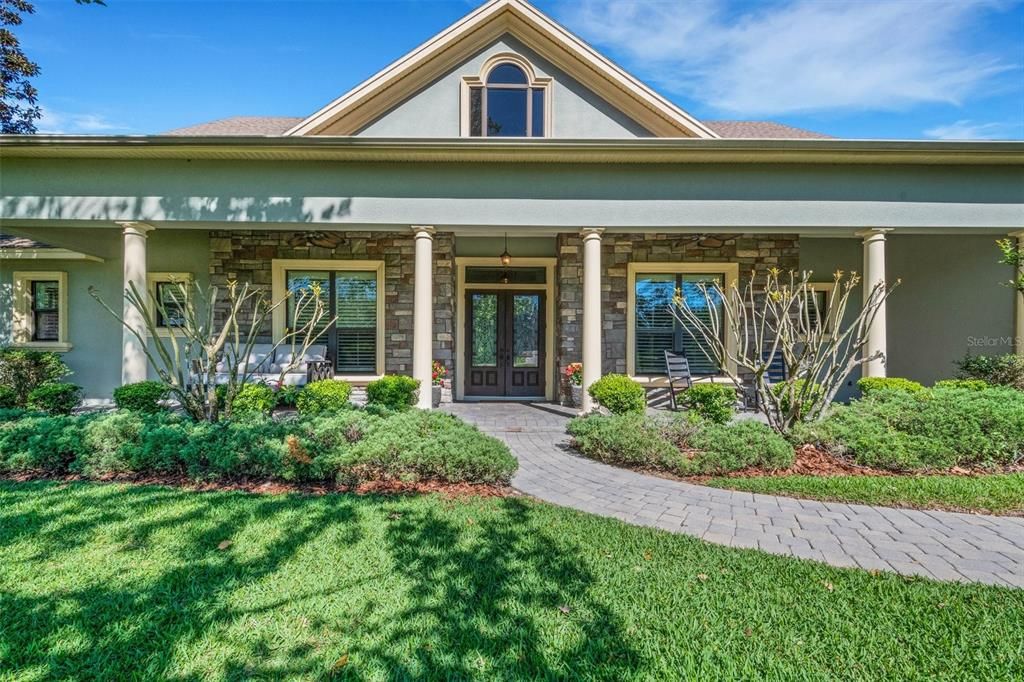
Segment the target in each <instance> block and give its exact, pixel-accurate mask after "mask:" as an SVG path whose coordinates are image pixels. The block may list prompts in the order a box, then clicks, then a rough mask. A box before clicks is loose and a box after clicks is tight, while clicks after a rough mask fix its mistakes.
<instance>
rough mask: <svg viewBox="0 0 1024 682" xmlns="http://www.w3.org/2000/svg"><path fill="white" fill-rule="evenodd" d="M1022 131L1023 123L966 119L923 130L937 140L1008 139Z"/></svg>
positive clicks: (926, 134)
mask: <svg viewBox="0 0 1024 682" xmlns="http://www.w3.org/2000/svg"><path fill="white" fill-rule="evenodd" d="M1022 133H1024V124H1020V123H1018V124H1017V125H1016V126H1015V125H1013V124H1010V123H975V122H974V121H971V120H967V119H963V120H960V121H957V122H955V123H949V124H946V125H939V126H935V127H934V128H929V129H928V130H926V131H924V134H925V136H927V137H931V138H935V139H937V140H1010V139H1015V138H1019V137H1020V136H1021V134H1022Z"/></svg>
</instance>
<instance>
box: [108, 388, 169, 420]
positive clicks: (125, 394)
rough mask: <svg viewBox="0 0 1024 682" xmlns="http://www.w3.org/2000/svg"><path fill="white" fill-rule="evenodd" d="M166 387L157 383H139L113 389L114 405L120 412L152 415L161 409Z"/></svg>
mask: <svg viewBox="0 0 1024 682" xmlns="http://www.w3.org/2000/svg"><path fill="white" fill-rule="evenodd" d="M166 397H167V386H165V385H164V384H163V383H161V382H159V381H139V382H136V383H134V384H126V385H125V386H118V387H117V388H115V389H114V404H115V405H117V406H118V407H119V408H120V409H122V410H129V411H131V412H143V413H145V414H153V413H155V412H159V411H160V410H162V409H163V406H162V405H160V401H161V400H163V399H164V398H166Z"/></svg>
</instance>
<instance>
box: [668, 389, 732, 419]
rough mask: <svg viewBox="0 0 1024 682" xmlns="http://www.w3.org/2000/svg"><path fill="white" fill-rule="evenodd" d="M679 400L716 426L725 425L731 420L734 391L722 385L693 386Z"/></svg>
mask: <svg viewBox="0 0 1024 682" xmlns="http://www.w3.org/2000/svg"><path fill="white" fill-rule="evenodd" d="M680 398H681V400H682V403H683V404H684V405H686V407H688V408H689V409H691V410H693V411H694V412H695V413H696V414H697V415H698V416H700V417H702V418H704V419H707V420H708V421H711V422H715V423H716V424H725V423H727V422H728V421H729V420H730V419H732V415H733V410H734V409H735V405H736V389H735V388H733V387H732V386H726V385H724V384H694V385H693V386H691V387H690V388H688V389H686V391H684V392H683V394H682V395H681V396H680Z"/></svg>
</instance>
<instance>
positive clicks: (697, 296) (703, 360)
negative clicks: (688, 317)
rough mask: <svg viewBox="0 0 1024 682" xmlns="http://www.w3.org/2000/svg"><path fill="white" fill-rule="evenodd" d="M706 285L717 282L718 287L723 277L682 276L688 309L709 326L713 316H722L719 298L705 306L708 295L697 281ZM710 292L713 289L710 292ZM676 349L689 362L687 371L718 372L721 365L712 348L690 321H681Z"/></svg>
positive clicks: (706, 373)
mask: <svg viewBox="0 0 1024 682" xmlns="http://www.w3.org/2000/svg"><path fill="white" fill-rule="evenodd" d="M702 282H703V283H704V284H705V285H706V286H709V287H710V286H711V285H712V284H718V285H719V286H721V283H722V277H721V276H719V275H681V276H680V286H679V289H680V294H681V295H682V296H683V297H684V298H685V300H686V301H687V303H688V304H689V307H690V310H692V311H693V312H694V314H695V315H696V316H697V317H698V318H699V319H700V321H701V322H702V323H703V324H705V325H710V324H711V320H712V318H713V317H714V318H717V319H718V320H721V319H722V301H721V299H720V298H719V297H713V296H712V298H715V299H716V300H713V301H712V304H713V307H709V306H708V298H707V297H705V295H704V292H703V291H701V288H700V286H699V284H700V283H702ZM708 294H709V295H711V294H713V292H711V291H709V292H708ZM676 352H678V353H681V354H682V355H683V356H685V357H686V359H687V360H689V362H690V372H692V373H693V374H694V375H702V374H703V375H710V374H718V373H719V372H721V369H722V368H721V366H720V365H719V363H718V362H717V361H716V360H715V356H714V354H713V353H712V352H711V348H710V347H709V346H708V344H707V341H706V340H705V338H704V335H703V334H701V332H700V330H699V329H698V328H697V327H696V326H694V325H691V324H685V323H684V324H681V325H680V333H679V342H678V346H677V347H676Z"/></svg>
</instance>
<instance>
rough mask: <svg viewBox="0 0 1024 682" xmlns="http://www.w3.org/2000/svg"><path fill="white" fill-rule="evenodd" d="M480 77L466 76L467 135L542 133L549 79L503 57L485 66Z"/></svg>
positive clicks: (523, 135)
mask: <svg viewBox="0 0 1024 682" xmlns="http://www.w3.org/2000/svg"><path fill="white" fill-rule="evenodd" d="M484 74H485V75H484V77H483V78H482V79H477V78H473V79H469V78H467V79H466V84H467V86H468V89H469V102H468V109H469V111H468V119H469V121H468V123H469V131H468V132H469V136H470V137H544V136H545V135H547V134H548V131H547V119H548V116H547V104H548V102H547V101H546V99H547V96H548V93H547V90H548V87H549V84H550V79H537V78H533V77H532V73H530V72H529V71H528V66H527V65H524V64H520V63H518V60H516V61H511V60H508V59H503V60H500V61H497V62H495V63H493V64H492V65H490V67H489V68H486V67H485V70H484Z"/></svg>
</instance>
